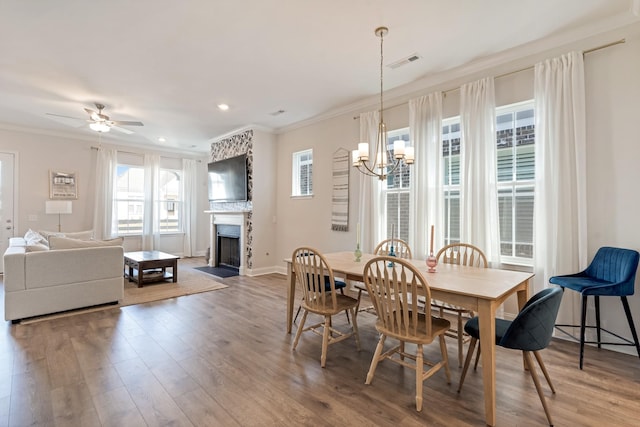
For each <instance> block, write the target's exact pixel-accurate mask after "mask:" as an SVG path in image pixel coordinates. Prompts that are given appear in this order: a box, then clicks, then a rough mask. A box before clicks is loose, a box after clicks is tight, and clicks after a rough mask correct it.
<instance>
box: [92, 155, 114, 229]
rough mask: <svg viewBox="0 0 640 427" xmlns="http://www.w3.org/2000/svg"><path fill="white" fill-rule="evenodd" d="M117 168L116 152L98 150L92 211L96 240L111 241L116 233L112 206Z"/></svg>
mask: <svg viewBox="0 0 640 427" xmlns="http://www.w3.org/2000/svg"><path fill="white" fill-rule="evenodd" d="M117 167H118V153H117V151H116V150H111V149H106V148H102V147H100V148H98V154H97V157H96V169H95V170H96V175H95V177H96V187H95V203H94V211H93V234H94V238H95V239H97V240H104V239H111V238H113V237H115V236H116V235H117V233H118V225H117V223H116V222H117V218H116V217H115V216H114V206H113V198H114V194H115V188H116V176H117V175H116V174H117V172H116V171H117Z"/></svg>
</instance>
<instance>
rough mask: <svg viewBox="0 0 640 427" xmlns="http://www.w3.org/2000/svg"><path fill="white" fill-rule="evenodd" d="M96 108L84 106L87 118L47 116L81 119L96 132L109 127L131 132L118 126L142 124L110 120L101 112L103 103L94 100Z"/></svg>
mask: <svg viewBox="0 0 640 427" xmlns="http://www.w3.org/2000/svg"><path fill="white" fill-rule="evenodd" d="M95 105H96V108H97V109H98V111H97V112H96V111H94V110H92V109H90V108H85V109H84V111H86V112H87V114H89V118H88V119H80V118H77V117H69V116H62V115H60V114H53V113H47V115H49V116H55V117H61V118H64V119H73V120H82V121H85V122H88V123H89V128H91V130H94V131H96V132H109V131H110V130H111V129H114V130H117V131H119V132H122V133H126V134H132V133H133V132H132V131H130V130H129V129H125V128H122V127H120V126H144V124H143V123H142V122H135V121H129V120H111V119H110V118H109V116H107V115H106V114H103V112H102V110H103V109H104V104H100V103H97V102H96V104H95Z"/></svg>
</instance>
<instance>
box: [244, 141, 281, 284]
mask: <svg viewBox="0 0 640 427" xmlns="http://www.w3.org/2000/svg"><path fill="white" fill-rule="evenodd" d="M277 165H278V161H277V158H276V137H275V135H273V134H271V133H267V132H263V131H260V130H254V132H253V200H252V204H253V212H252V218H251V220H252V225H253V234H252V236H253V240H252V242H251V243H252V245H251V246H252V247H251V251H252V255H253V257H252V262H253V265H252V268H251V271H250V272H249V274H250V275H258V274H263V273H267V272H272V271H273V269H274V267H275V266H276V265H277V264H278V261H276V259H275V256H276V240H277V237H276V222H277V213H276V197H275V195H276V192H277V190H276V171H277Z"/></svg>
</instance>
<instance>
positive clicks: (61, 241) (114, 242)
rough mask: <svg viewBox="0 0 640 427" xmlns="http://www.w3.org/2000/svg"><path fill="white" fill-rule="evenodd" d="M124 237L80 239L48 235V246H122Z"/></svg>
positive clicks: (75, 247)
mask: <svg viewBox="0 0 640 427" xmlns="http://www.w3.org/2000/svg"><path fill="white" fill-rule="evenodd" d="M123 241H124V239H123V238H122V237H117V238H115V239H110V240H80V239H70V238H68V237H60V236H50V237H49V248H51V249H52V250H53V249H77V248H95V247H99V246H122V243H123Z"/></svg>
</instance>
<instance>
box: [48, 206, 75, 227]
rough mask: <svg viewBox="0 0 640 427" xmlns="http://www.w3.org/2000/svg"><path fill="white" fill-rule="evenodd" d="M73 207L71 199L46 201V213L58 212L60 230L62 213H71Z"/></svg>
mask: <svg viewBox="0 0 640 427" xmlns="http://www.w3.org/2000/svg"><path fill="white" fill-rule="evenodd" d="M72 208H73V204H72V203H71V200H47V201H46V202H45V213H47V214H58V231H61V227H60V215H61V214H70V213H71V211H72Z"/></svg>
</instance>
